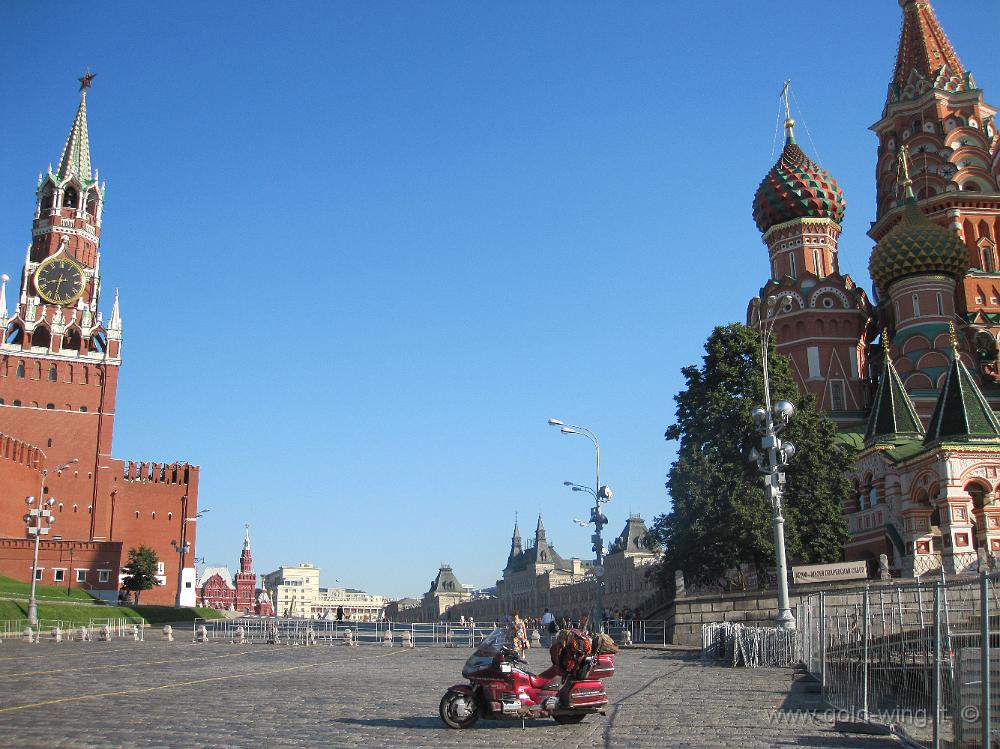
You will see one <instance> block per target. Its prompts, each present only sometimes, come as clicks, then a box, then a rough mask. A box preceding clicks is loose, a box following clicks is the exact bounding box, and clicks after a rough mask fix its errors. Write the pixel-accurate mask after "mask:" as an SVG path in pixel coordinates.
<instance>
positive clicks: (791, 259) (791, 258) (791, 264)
mask: <svg viewBox="0 0 1000 749" xmlns="http://www.w3.org/2000/svg"><path fill="white" fill-rule="evenodd" d="M788 275H790V276H791V277H792V278H796V277H797V276H798V269H797V268H796V267H795V255H793V254H792V253H791V252H789V253H788Z"/></svg>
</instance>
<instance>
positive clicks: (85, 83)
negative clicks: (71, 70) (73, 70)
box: [77, 68, 97, 91]
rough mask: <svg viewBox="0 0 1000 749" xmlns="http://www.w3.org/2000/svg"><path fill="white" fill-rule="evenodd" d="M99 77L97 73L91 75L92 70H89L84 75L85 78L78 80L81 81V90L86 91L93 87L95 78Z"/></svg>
mask: <svg viewBox="0 0 1000 749" xmlns="http://www.w3.org/2000/svg"><path fill="white" fill-rule="evenodd" d="M96 77H97V73H91V72H90V68H87V72H86V73H84V76H83V78H77V80H78V81H80V90H81V91H86V90H87V89H88V88H90V87H91V86H92V85H93V80H94V78H96Z"/></svg>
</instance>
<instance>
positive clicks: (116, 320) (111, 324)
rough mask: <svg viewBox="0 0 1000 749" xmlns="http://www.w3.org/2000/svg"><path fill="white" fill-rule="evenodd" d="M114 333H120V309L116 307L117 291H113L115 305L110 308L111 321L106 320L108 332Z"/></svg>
mask: <svg viewBox="0 0 1000 749" xmlns="http://www.w3.org/2000/svg"><path fill="white" fill-rule="evenodd" d="M112 330H113V331H115V332H117V333H121V331H122V313H121V308H120V307H119V305H118V289H115V303H114V305H113V306H112V307H111V319H110V320H108V332H109V333H110V332H111V331H112Z"/></svg>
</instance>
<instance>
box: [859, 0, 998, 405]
mask: <svg viewBox="0 0 1000 749" xmlns="http://www.w3.org/2000/svg"><path fill="white" fill-rule="evenodd" d="M900 6H901V7H902V9H903V23H902V30H901V33H900V38H899V47H898V50H897V54H896V64H895V68H894V70H893V75H892V81H891V83H890V84H889V92H888V96H887V98H886V103H885V108H884V110H883V113H882V118H881V119H880V120H879V121H878V122H876V123H875V124H874V125H872V128H871V129H872V130H873V131H874V132H875V133H876V135H877V136H878V140H879V146H878V158H877V162H876V186H877V201H878V202H877V206H876V221H875V223H874V224H873V225H872V228H871V230H870V231H869V236H871V238H872V239H874V240H875V241H876V242H877V243H882V242H883V240H885V239H886V237H887V236H888V235H889V234H890V232H891V231H892V229H893V228H894V227H895V226H896V225H897V224H899V223H900V221H901V220H902V219H904V217H905V216H906V215H907V207H906V206H905V205H904V203H905V199H904V197H905V196H904V195H903V185H904V182H905V181H906V180H905V179H903V178H902V177H901V176H900V163H901V161H900V154H901V153H902V152H903V150H904V148H905V149H907V150H908V151H909V160H910V165H911V174H910V179H911V180H912V191H913V193H914V194H915V196H916V199H917V205H918V206H919V208H920V210H921V211H922V212H923V213H924V214H925V215H926V216H927V217H928V218H930V220H931V221H933V222H934V223H936V224H938V225H940V226H942V227H945V228H946V229H948V230H950V231H951V232H954V233H955V234H956V235H957V236H958V237H959V238H960V239H961V240H962V242H963V244H964V245H965V251H966V255H967V262H965V263H963V264H964V265H967V266H968V270H967V271H965V270H964V269H962V270H961V271H958V272H956V271H955V270H954V269H951V272H940V269H939V268H937V265H940V263H937V262H936V259H935V258H929V257H928V256H927V255H926V253H923V254H918V255H914V256H913V263H912V267H903V266H901V267H900V268H898V269H896V270H895V271H894V272H893V273H892V274H890V275H888V276H887V275H886V274H885V273H884V270H885V269H884V268H880V267H877V266H878V264H879V263H878V258H876V257H875V256H874V255H873V258H872V264H873V265H872V273H873V277H874V276H875V275H877V274H881V275H882V276H883V278H884V279H885V280H891V281H892V283H893V288H892V289H890V288H888V286H885V287H883V285H882V284H880V283H879V279H876V286H877V291H878V295H879V301H880V304H879V307H878V316H879V326H880V327H882V326H886V327H889V328H890V329H891V330H892V331H894V335H893V348H894V352H893V354H894V357H895V358H896V362H895V363H896V367H897V369H898V370H899V375H900V377H902V379H903V382H904V384H905V386H906V389H907V391H908V392H909V393H910V395H911V397H913V398H914V401H915V403H916V405H917V408H918V410H920V411H921V413H923V414H924V416H925V417H926V416H927V415H928V414H929V409H930V408H931V407H932V406H933V404H934V402H935V400H936V395H937V390H938V389H939V387H940V385H941V382H942V381H943V378H944V375H945V373H946V371H947V368H948V364H949V358H948V355H949V353H950V346H949V338H948V335H947V324H948V322H949V320H952V319H954V318H955V317H956V316H957V318H958V319H957V320H956V322H957V323H958V324H959V327H960V329H961V332H962V333H964V338H965V340H964V341H960V349H961V350H963V351H965V350H968V351H974V352H975V354H976V359H977V362H976V363H974V364H973V365H972V369H973V370H974V371H977V370H978V376H979V377H981V378H983V381H984V385H990V384H991V383H990V380H993V381H996V380H997V379H998V376H997V343H996V341H997V336H998V334H1000V266H998V258H997V238H998V234H1000V191H998V183H997V175H998V174H1000V151H998V145H1000V138H998V134H997V130H996V121H995V116H996V112H997V110H996V109H995V108H994V107H991V106H989V105H988V104H986V103H985V102H984V100H983V92H982V90H981V89H979V88H977V86H976V83H975V81H974V79H973V77H972V73H971V72H969V71H967V70H966V69H965V68H964V67H963V66H962V63H961V62H960V61H959V59H958V55H957V54H956V53H955V50H954V48H953V47H952V45H951V42H950V41H949V40H948V37H947V36H946V35H945V33H944V30H943V29H942V28H941V25H940V23H939V22H938V20H937V18H936V16H935V14H934V9H933V8H932V7H931V3H930V1H929V0H900ZM945 270H948V269H945ZM903 286H906V287H907V288H905V289H904V288H903ZM890 297H891V299H890ZM962 323H964V325H963V324H962ZM970 362H971V358H970ZM984 392H985V393H986V395H987V397H989V398H991V400H995V399H996V398H997V393H996V391H995V389H991V388H989V387H987V388H986V389H985V391H984Z"/></svg>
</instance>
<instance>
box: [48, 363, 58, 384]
mask: <svg viewBox="0 0 1000 749" xmlns="http://www.w3.org/2000/svg"><path fill="white" fill-rule="evenodd" d="M58 380H59V370H57V369H56V365H55V364H52V365H51V366H49V382H57V381H58Z"/></svg>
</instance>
